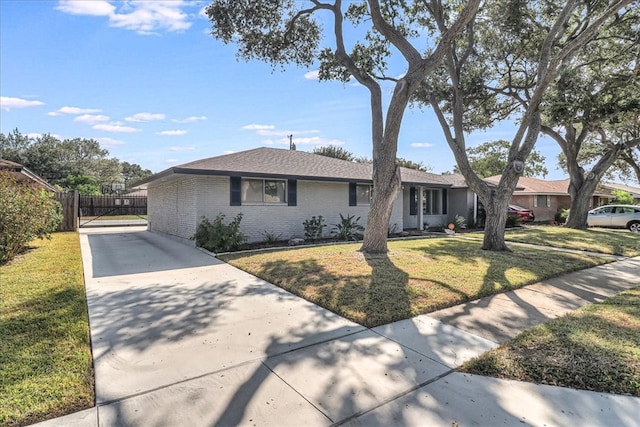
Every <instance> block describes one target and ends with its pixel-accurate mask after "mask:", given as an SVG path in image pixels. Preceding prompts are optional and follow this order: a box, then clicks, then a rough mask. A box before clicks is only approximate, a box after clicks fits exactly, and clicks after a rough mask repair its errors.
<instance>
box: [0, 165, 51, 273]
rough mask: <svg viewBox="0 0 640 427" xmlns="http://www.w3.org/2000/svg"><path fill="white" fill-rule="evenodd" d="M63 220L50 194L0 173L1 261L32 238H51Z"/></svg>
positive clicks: (9, 257)
mask: <svg viewBox="0 0 640 427" xmlns="http://www.w3.org/2000/svg"><path fill="white" fill-rule="evenodd" d="M61 221H62V208H61V206H60V203H58V202H57V201H56V200H54V199H53V194H51V193H49V192H47V191H45V190H42V189H39V188H35V187H31V186H28V185H21V184H18V183H17V182H16V181H15V180H14V179H13V178H11V177H10V176H9V175H7V174H3V173H0V264H4V263H6V262H8V261H10V260H11V259H13V258H14V257H15V256H16V255H17V254H19V253H20V252H22V251H23V250H24V249H25V248H26V246H27V244H28V243H29V242H30V241H31V240H33V239H35V238H40V239H42V238H47V239H49V238H51V233H52V232H54V231H55V230H56V229H57V228H58V225H60V222H61Z"/></svg>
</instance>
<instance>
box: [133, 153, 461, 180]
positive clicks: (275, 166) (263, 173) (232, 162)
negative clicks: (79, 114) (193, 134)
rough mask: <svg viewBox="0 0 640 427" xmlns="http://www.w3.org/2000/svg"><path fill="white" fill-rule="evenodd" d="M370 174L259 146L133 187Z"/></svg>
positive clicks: (369, 169)
mask: <svg viewBox="0 0 640 427" xmlns="http://www.w3.org/2000/svg"><path fill="white" fill-rule="evenodd" d="M372 173H373V166H372V165H371V164H367V163H354V162H349V161H346V160H340V159H335V158H332V157H326V156H320V155H317V154H313V153H307V152H305V151H291V150H283V149H278V148H268V147H261V148H255V149H253V150H247V151H240V152H238V153H232V154H225V155H223V156H217V157H210V158H208V159H202V160H196V161H194V162H189V163H185V164H183V165H179V166H175V167H171V168H169V169H166V170H164V171H162V172H160V173H157V174H155V175H152V176H150V177H149V178H147V179H145V180H143V181H140V182H139V183H136V185H135V187H136V188H146V186H147V184H149V183H150V182H153V181H156V180H158V179H162V178H164V177H168V176H170V175H173V174H191V175H220V176H247V177H272V178H295V179H307V180H317V181H356V182H371V181H372V178H371V177H372ZM400 175H401V177H402V183H403V184H416V185H430V186H438V187H448V186H450V184H448V183H447V182H446V181H445V180H444V179H442V177H441V176H440V175H435V174H431V173H426V172H422V171H417V170H413V169H407V168H401V170H400Z"/></svg>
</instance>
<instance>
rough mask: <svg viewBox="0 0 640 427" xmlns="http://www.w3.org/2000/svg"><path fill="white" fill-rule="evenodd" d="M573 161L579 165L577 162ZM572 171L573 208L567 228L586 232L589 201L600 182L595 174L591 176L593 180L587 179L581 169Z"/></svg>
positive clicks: (570, 188)
mask: <svg viewBox="0 0 640 427" xmlns="http://www.w3.org/2000/svg"><path fill="white" fill-rule="evenodd" d="M572 161H574V162H575V163H576V165H577V161H575V160H572ZM570 170H574V171H575V172H573V173H571V174H570V183H569V195H570V196H571V208H570V209H569V216H568V217H567V222H566V224H565V227H568V228H575V229H576V230H585V229H586V228H587V216H588V214H589V199H590V198H591V196H592V195H593V192H594V191H595V189H596V187H597V185H598V180H597V179H596V177H595V174H591V177H592V178H591V179H589V178H587V179H585V178H584V177H583V176H582V173H583V172H582V169H580V168H576V167H574V168H571V169H570Z"/></svg>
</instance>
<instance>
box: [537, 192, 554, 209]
mask: <svg viewBox="0 0 640 427" xmlns="http://www.w3.org/2000/svg"><path fill="white" fill-rule="evenodd" d="M545 206H546V207H547V208H550V207H551V196H548V195H536V196H534V198H533V207H534V208H537V207H545Z"/></svg>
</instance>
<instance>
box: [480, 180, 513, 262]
mask: <svg viewBox="0 0 640 427" xmlns="http://www.w3.org/2000/svg"><path fill="white" fill-rule="evenodd" d="M511 193H512V191H509V190H508V189H505V188H495V189H492V191H491V193H490V197H489V200H486V203H485V201H482V203H483V204H484V208H485V212H486V221H485V226H484V238H483V240H482V249H484V250H490V251H510V249H509V248H508V247H507V244H506V243H505V240H504V228H505V225H506V223H507V214H508V207H509V199H510V198H511Z"/></svg>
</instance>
